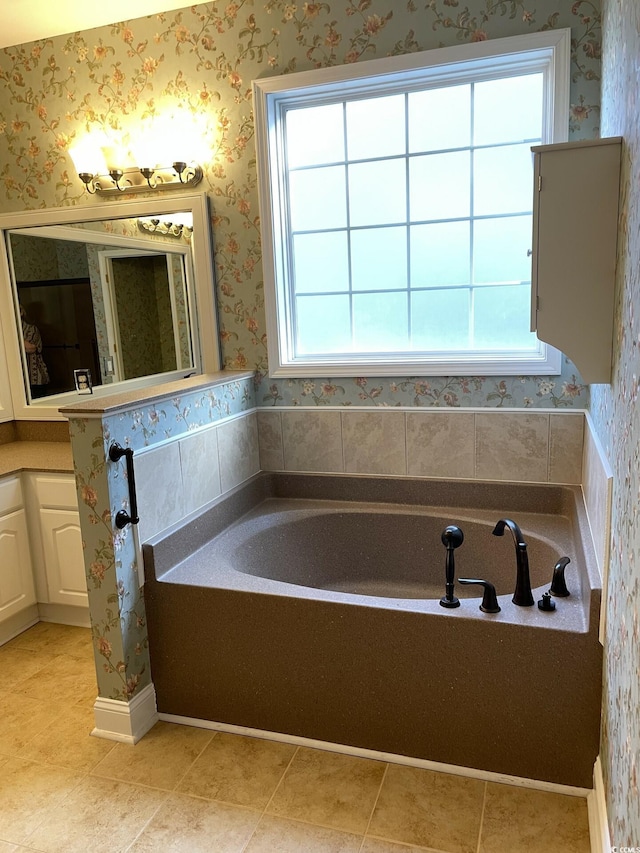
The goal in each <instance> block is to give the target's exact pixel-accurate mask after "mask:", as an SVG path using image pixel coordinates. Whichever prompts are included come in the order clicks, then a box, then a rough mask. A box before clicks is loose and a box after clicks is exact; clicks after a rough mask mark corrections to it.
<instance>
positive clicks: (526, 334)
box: [473, 284, 537, 350]
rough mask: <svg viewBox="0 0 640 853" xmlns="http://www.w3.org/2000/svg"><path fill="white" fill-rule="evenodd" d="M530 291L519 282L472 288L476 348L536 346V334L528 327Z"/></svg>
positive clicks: (502, 348)
mask: <svg viewBox="0 0 640 853" xmlns="http://www.w3.org/2000/svg"><path fill="white" fill-rule="evenodd" d="M530 293H531V289H530V288H529V287H527V286H526V285H520V284H513V285H507V286H505V287H478V288H476V289H475V290H474V291H473V294H474V322H473V331H474V335H475V347H476V349H497V350H507V349H528V350H534V349H535V348H536V346H537V342H536V336H535V334H534V333H533V332H530V331H529V315H530Z"/></svg>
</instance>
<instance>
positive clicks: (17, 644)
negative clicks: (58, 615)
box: [3, 622, 92, 657]
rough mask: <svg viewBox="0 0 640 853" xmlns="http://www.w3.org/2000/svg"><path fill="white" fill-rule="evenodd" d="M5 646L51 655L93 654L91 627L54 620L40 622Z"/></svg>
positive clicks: (79, 655)
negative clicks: (57, 622)
mask: <svg viewBox="0 0 640 853" xmlns="http://www.w3.org/2000/svg"><path fill="white" fill-rule="evenodd" d="M3 648H18V649H27V650H29V651H35V652H47V653H49V654H51V655H60V654H67V655H74V656H77V657H82V656H84V655H86V654H89V655H91V653H92V652H91V629H90V628H76V627H75V626H73V625H58V624H55V623H53V622H38V624H37V625H34V626H33V628H29V629H28V630H27V631H23V632H22V634H19V635H18V636H17V637H14V639H13V640H11V641H10V642H9V643H7V645H6V646H4V647H3Z"/></svg>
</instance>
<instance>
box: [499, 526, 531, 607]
mask: <svg viewBox="0 0 640 853" xmlns="http://www.w3.org/2000/svg"><path fill="white" fill-rule="evenodd" d="M505 527H508V528H509V530H510V531H511V533H512V535H513V541H514V543H515V546H516V589H515V592H514V593H513V598H512V599H511V600H512V601H513V603H514V604H518V605H520V607H531V606H532V605H533V594H532V592H531V581H530V580H529V557H528V555H527V543H526V542H525V541H524V539H523V538H522V531H521V530H520V528H519V527H518V525H517V524H516V523H515V521H512V520H511V519H510V518H501V519H500V521H499V522H498V523H497V524H496V526H495V527H494V529H493V535H494V536H504V529H505Z"/></svg>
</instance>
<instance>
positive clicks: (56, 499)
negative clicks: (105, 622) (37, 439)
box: [34, 474, 89, 607]
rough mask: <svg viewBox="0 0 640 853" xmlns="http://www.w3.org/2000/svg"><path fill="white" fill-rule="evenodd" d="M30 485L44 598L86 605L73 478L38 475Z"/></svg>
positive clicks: (57, 601) (63, 602)
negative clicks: (35, 517)
mask: <svg viewBox="0 0 640 853" xmlns="http://www.w3.org/2000/svg"><path fill="white" fill-rule="evenodd" d="M34 484H35V495H36V501H37V524H38V527H39V530H40V538H41V540H42V556H43V558H44V572H45V575H46V582H47V592H48V601H49V603H51V604H72V605H75V606H81V607H87V606H88V603H89V600H88V596H87V584H86V580H85V570H84V553H83V550H82V534H81V532H80V516H79V515H78V498H77V496H76V487H75V481H74V479H73V477H71V476H68V475H61V474H48V475H47V474H38V475H36V476H35V478H34Z"/></svg>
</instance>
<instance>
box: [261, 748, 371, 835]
mask: <svg viewBox="0 0 640 853" xmlns="http://www.w3.org/2000/svg"><path fill="white" fill-rule="evenodd" d="M384 769H385V765H384V764H383V763H382V762H380V761H370V760H367V759H364V758H354V757H353V756H351V755H340V754H338V753H335V752H325V751H323V750H319V749H306V748H305V749H299V750H298V752H297V753H296V756H295V758H294V759H293V761H292V762H291V766H290V767H289V769H288V770H287V772H286V773H285V775H284V778H283V780H282V782H281V783H280V786H279V787H278V790H277V791H276V793H275V796H274V798H273V800H272V801H271V803H269V806H268V809H267V811H268V812H270V813H271V814H275V815H279V816H280V817H289V818H294V819H297V820H304V821H308V822H309V823H316V824H320V825H322V826H328V827H331V828H333V829H342V830H345V831H346V832H355V833H357V834H364V831H365V830H366V828H367V823H368V821H369V817H370V815H371V811H372V809H373V806H374V804H375V801H376V797H377V795H378V791H379V790H380V783H381V782H382V777H383V775H384Z"/></svg>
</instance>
